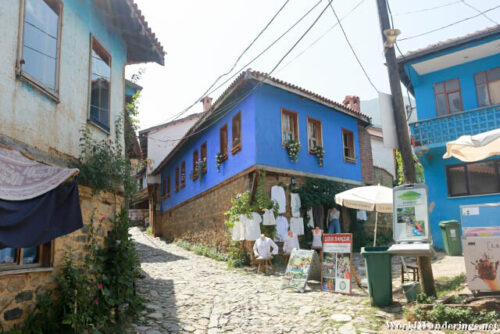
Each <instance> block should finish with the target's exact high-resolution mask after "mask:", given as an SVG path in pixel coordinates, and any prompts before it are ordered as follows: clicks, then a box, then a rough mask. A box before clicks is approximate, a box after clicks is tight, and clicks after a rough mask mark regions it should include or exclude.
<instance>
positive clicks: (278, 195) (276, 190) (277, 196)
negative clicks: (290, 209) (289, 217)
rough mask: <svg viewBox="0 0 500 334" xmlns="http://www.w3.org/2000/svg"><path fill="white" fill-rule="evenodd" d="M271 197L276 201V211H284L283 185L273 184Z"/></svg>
mask: <svg viewBox="0 0 500 334" xmlns="http://www.w3.org/2000/svg"><path fill="white" fill-rule="evenodd" d="M271 199H272V200H274V201H276V202H278V213H285V212H286V197H285V189H283V187H280V186H273V187H272V188H271Z"/></svg>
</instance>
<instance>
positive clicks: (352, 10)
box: [276, 0, 365, 73]
mask: <svg viewBox="0 0 500 334" xmlns="http://www.w3.org/2000/svg"><path fill="white" fill-rule="evenodd" d="M363 2H365V0H361V1H360V2H358V3H357V5H356V6H354V7H353V8H352V9H351V10H350V11H349V12H348V13H347V14H346V15H344V16H343V17H342V18H341V19H340V21H343V20H344V19H346V18H347V17H348V16H349V15H351V14H352V13H353V12H354V11H355V10H356V9H358V7H359V6H361V4H363ZM338 25H339V24H338V23H335V24H334V25H332V26H331V27H330V28H329V29H328V30H327V31H325V32H324V33H323V34H321V36H319V37H318V38H317V39H315V40H314V41H313V42H312V43H311V44H309V45H308V46H307V47H306V48H304V50H302V51H301V52H300V53H299V54H297V55H296V56H295V57H294V58H293V59H292V60H290V61H289V62H288V63H286V64H285V65H283V66H282V67H281V68H280V69H279V70H278V71H277V72H276V73H279V72H281V71H283V70H284V69H285V68H287V67H288V65H290V64H291V63H293V62H294V61H295V60H297V58H299V57H300V56H302V55H303V54H304V53H305V52H306V51H308V50H309V49H310V48H311V47H313V46H314V45H315V44H316V43H317V42H319V41H320V40H321V39H323V37H325V36H326V35H327V34H328V33H329V32H330V31H332V30H333V29H334V28H335V27H336V26H338Z"/></svg>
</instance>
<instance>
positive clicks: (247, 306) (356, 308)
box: [131, 228, 401, 334]
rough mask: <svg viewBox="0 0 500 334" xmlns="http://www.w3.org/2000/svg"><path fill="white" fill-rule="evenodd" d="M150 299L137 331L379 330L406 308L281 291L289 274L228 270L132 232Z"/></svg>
mask: <svg viewBox="0 0 500 334" xmlns="http://www.w3.org/2000/svg"><path fill="white" fill-rule="evenodd" d="M131 234H132V237H133V239H134V241H135V243H136V247H137V250H138V252H139V256H140V259H141V268H142V271H143V274H144V275H145V278H144V279H140V280H139V282H138V290H139V292H140V293H141V294H142V295H143V296H144V297H145V299H146V300H147V302H146V308H147V310H145V311H144V312H143V315H142V316H141V318H140V320H139V321H138V322H137V323H136V324H134V325H133V326H132V327H131V332H132V333H141V334H142V333H146V334H156V333H377V332H378V329H379V328H380V326H381V324H382V323H383V322H385V320H386V319H392V318H393V314H392V313H391V312H396V313H399V312H400V310H401V309H400V307H399V306H393V307H392V308H389V309H385V310H380V309H376V308H372V307H371V306H370V304H369V299H368V297H367V296H366V295H364V294H363V293H362V292H361V291H360V290H357V289H353V295H352V296H345V295H339V294H332V293H327V292H321V291H319V284H312V285H311V286H309V287H308V289H306V292H305V293H298V292H295V291H289V290H280V283H281V273H276V274H274V275H269V276H266V275H262V274H261V275H257V274H256V273H255V272H254V271H249V270H241V269H239V270H228V269H227V265H226V263H225V262H217V261H215V260H212V259H209V258H206V257H203V256H199V255H195V254H194V253H191V252H189V251H186V250H184V249H182V248H179V247H177V246H175V245H174V244H167V243H165V242H163V241H161V240H160V239H157V238H152V237H150V236H148V235H146V234H144V233H143V232H141V231H140V230H139V229H138V228H132V229H131Z"/></svg>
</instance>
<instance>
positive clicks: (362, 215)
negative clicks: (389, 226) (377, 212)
mask: <svg viewBox="0 0 500 334" xmlns="http://www.w3.org/2000/svg"><path fill="white" fill-rule="evenodd" d="M356 218H357V219H358V220H363V221H366V220H367V218H368V217H367V215H366V211H365V210H358V212H357V213H356Z"/></svg>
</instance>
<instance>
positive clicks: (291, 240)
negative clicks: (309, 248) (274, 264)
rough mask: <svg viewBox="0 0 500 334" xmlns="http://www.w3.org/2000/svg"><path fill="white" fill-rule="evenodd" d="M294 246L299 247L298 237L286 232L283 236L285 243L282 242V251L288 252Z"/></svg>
mask: <svg viewBox="0 0 500 334" xmlns="http://www.w3.org/2000/svg"><path fill="white" fill-rule="evenodd" d="M294 248H297V249H300V245H299V239H298V238H297V236H296V235H295V234H294V235H293V237H291V236H289V235H288V234H287V235H286V237H285V243H284V244H283V253H285V254H290V253H291V252H292V249H294Z"/></svg>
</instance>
